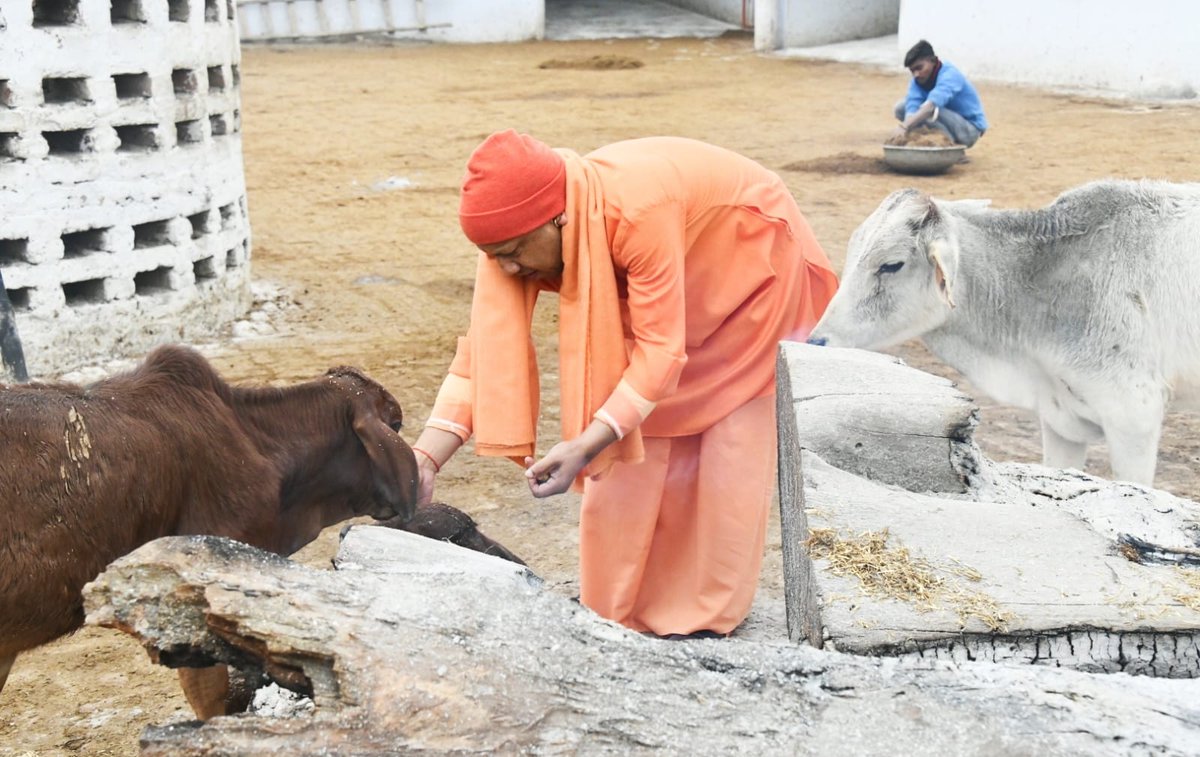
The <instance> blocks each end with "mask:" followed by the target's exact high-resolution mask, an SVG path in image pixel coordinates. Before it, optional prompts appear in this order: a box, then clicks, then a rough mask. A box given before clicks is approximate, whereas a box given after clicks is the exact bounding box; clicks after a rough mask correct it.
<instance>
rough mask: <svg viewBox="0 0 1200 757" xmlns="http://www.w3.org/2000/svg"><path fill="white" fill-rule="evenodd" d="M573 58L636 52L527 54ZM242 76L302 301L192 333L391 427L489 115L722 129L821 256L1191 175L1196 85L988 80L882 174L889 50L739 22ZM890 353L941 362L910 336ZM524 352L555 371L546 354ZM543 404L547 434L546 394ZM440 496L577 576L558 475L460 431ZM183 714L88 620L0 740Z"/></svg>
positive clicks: (289, 275)
mask: <svg viewBox="0 0 1200 757" xmlns="http://www.w3.org/2000/svg"><path fill="white" fill-rule="evenodd" d="M593 56H602V57H610V58H611V57H613V56H616V57H617V58H621V59H631V60H636V61H639V62H641V63H642V64H643V65H642V66H640V67H627V66H616V65H602V66H601V69H602V70H588V69H586V68H583V69H574V68H570V67H561V64H556V67H553V68H546V69H542V68H539V64H542V63H544V62H547V61H558V62H561V61H570V60H583V59H589V58H592V57H593ZM242 74H243V78H242V87H243V92H242V118H243V123H244V140H245V142H244V146H245V164H246V180H247V185H248V188H249V209H250V218H251V222H252V228H253V266H254V269H253V270H254V275H255V277H256V278H258V279H260V280H264V281H269V282H272V283H274V284H275V285H277V286H280V287H283V288H284V289H285V290H286V291H288V292H289V293H290V295H291V297H292V299H293V300H294V301H295V302H296V303H297V304H298V307H297V308H293V309H291V310H290V311H289V314H288V315H287V317H286V318H285V319H284V320H282V321H280V322H278V323H276V327H277V329H278V334H277V335H276V336H272V337H267V338H257V339H253V340H243V341H235V340H229V339H226V340H225V341H224V342H222V343H221V344H220V345H219V346H218V347H216V348H213V349H210V350H209V352H210V354H211V355H212V357H213V359H214V361H215V362H216V364H217V365H218V367H219V368H220V369H221V370H222V371H223V372H224V373H225V375H226V376H227V377H228V378H229V379H231V380H235V381H247V382H249V381H253V382H280V383H287V382H293V381H299V380H303V379H308V378H311V377H314V376H316V375H318V374H320V373H321V372H323V371H324V369H326V368H327V367H329V366H332V365H337V364H343V363H350V364H356V365H360V366H362V367H364V368H365V369H366V370H367V371H368V372H370V373H371V374H372V375H374V376H375V377H377V378H378V379H379V380H381V381H382V382H383V383H384V384H385V385H386V386H388V387H389V388H390V389H391V390H392V391H393V393H394V394H395V395H396V396H397V398H399V399H400V401H401V403H402V404H403V405H404V407H405V410H406V412H407V419H408V422H407V424H406V425H407V430H406V432H405V434H406V436H407V437H408V438H409V439H410V440H413V439H415V438H416V435H417V433H418V432H419V429H420V425H421V422H422V421H423V420H424V417H425V415H426V413H427V412H428V408H429V405H430V402H431V401H432V399H433V395H434V392H435V391H436V389H437V386H438V383H439V381H440V378H441V376H442V373H443V371H444V370H445V368H446V366H447V364H448V362H449V359H450V356H451V354H452V350H453V346H454V338H455V336H456V335H458V334H459V333H461V332H462V331H463V330H464V329H465V327H466V323H467V315H468V307H469V300H470V294H471V276H472V270H473V265H474V256H473V254H472V249H471V248H470V247H469V246H468V244H467V243H466V242H465V240H464V239H463V238H462V236H461V233H460V232H459V229H458V226H457V222H456V218H455V209H456V206H457V194H456V193H457V185H458V181H459V179H460V176H461V172H462V169H463V165H464V163H465V160H466V157H467V155H468V154H469V152H470V151H471V149H472V148H474V147H475V145H476V144H478V142H479V141H480V140H482V139H483V138H484V137H485V136H487V134H489V133H490V132H492V131H494V130H498V129H501V128H506V127H516V128H518V129H520V130H522V131H527V132H530V133H532V134H534V135H536V136H538V137H540V138H541V139H543V140H545V141H547V142H549V143H551V144H553V145H561V146H570V147H573V148H575V149H577V150H579V151H581V152H583V151H586V150H588V149H591V148H594V147H597V146H600V145H602V144H605V143H607V142H610V141H614V140H618V139H623V138H628V137H636V136H644V135H652V134H675V135H683V136H689V137H695V138H698V139H703V140H708V141H711V142H715V143H717V144H720V145H724V146H726V147H729V148H732V149H734V150H737V151H739V152H741V153H743V154H745V155H747V156H749V157H752V158H754V159H756V160H758V161H760V162H762V163H763V164H765V165H766V166H768V167H770V168H772V169H775V170H777V171H779V172H780V173H781V175H782V176H783V177H784V178H785V179H786V181H787V182H788V184H789V186H790V187H791V189H792V191H793V192H794V194H795V196H796V198H797V200H798V201H799V203H800V206H801V208H802V209H803V210H804V212H805V214H806V215H807V217H808V219H809V220H810V222H811V223H812V226H813V228H814V229H815V231H816V234H817V237H818V239H820V240H821V242H822V244H823V245H824V247H825V249H826V250H827V252H828V253H829V255H830V257H831V258H832V259H833V260H834V262H835V264H836V266H837V267H838V268H839V269H840V267H841V264H842V260H843V258H844V254H845V248H846V243H847V240H848V238H849V236H850V233H851V231H852V230H853V229H854V228H855V227H856V226H857V225H858V224H859V223H860V222H861V221H862V220H863V219H864V218H865V217H866V216H867V215H868V214H869V213H870V212H871V211H872V210H873V209H874V208H875V207H876V206H877V205H878V204H879V202H880V201H881V200H882V199H883V198H884V197H885V196H886V195H887V194H888V193H889V192H891V191H892V190H894V189H898V188H901V187H904V186H918V187H920V188H922V189H925V190H927V191H930V192H932V193H934V194H935V195H938V196H941V197H945V198H967V197H973V198H983V197H986V198H991V199H992V200H993V201H994V203H995V204H996V205H997V206H1000V207H1034V206H1039V205H1042V204H1045V203H1047V202H1049V201H1050V200H1052V199H1053V198H1054V197H1055V196H1056V195H1057V194H1058V193H1060V192H1061V191H1063V190H1065V189H1067V188H1070V187H1072V186H1074V185H1077V184H1080V183H1083V182H1086V181H1089V180H1092V179H1096V178H1101V177H1108V176H1113V177H1127V178H1141V177H1152V178H1162V179H1173V180H1192V181H1195V180H1197V178H1198V176H1197V172H1198V171H1200V168H1198V167H1200V107H1196V106H1195V105H1187V104H1184V105H1174V104H1154V103H1139V102H1129V101H1116V100H1113V101H1106V100H1100V99H1094V98H1091V97H1084V96H1078V95H1074V96H1073V95H1064V94H1053V93H1049V92H1044V91H1038V90H1031V89H1023V88H1017V87H1011V86H1004V85H998V84H990V83H987V82H983V83H980V86H979V89H980V92H981V95H982V98H983V101H984V103H985V106H986V109H987V113H988V117H989V120H990V121H991V123H992V124H993V128H992V129H991V130H990V131H989V132H988V134H987V135H986V136H985V137H984V138H983V140H982V141H981V142H980V143H979V145H978V146H977V147H976V148H974V149H973V150H972V151H971V153H970V154H971V162H970V163H968V164H965V165H959V166H956V167H954V168H953V169H951V171H950V172H949V173H948V174H946V175H943V176H938V177H931V178H913V177H904V176H897V175H894V174H891V173H888V172H886V171H884V170H882V169H881V167H880V165H879V162H878V157H879V156H880V155H881V154H882V150H881V148H880V147H879V145H880V143H881V142H882V141H883V139H884V138H885V137H886V136H887V134H888V132H889V130H890V128H891V124H890V112H891V108H892V104H893V103H894V102H895V101H896V100H897V99H898V98H899V97H900V96H901V94H902V93H903V91H904V87H905V83H906V80H905V77H904V72H903V69H901V67H900V66H899V65H897V68H896V71H895V72H881V71H878V70H875V69H869V68H864V67H859V66H854V65H846V64H834V63H820V62H806V61H799V60H787V59H781V58H773V57H763V56H760V55H758V54H756V53H755V52H754V51H753V49H752V43H751V40H750V38H749V37H747V36H745V35H737V36H728V37H725V38H720V39H713V40H695V39H679V40H669V41H664V40H629V41H615V42H603V41H601V42H563V43H550V42H542V43H528V44H515V45H494V46H493V45H487V46H425V45H411V46H402V47H379V46H364V47H318V48H290V49H280V48H276V49H266V48H261V47H250V48H247V49H245V50H244V57H243V61H242ZM544 311H546V312H545V313H544V314H543V317H542V318H541V320H540V321H539V328H540V329H541V331H542V333H543V337H542V339H541V346H542V348H544V352H545V357H546V359H547V361H549V360H550V359H551V351H552V341H551V339H550V338H549V336H548V335H549V333H550V328H549V326H550V322H551V320H552V313H550V311H552V308H544ZM898 353H899V354H902V355H903V356H904V357H905V358H906V359H907V360H909V361H910V362H911V363H913V364H915V365H917V366H919V367H922V368H925V369H927V370H930V371H933V372H936V373H941V374H943V375H950V376H952V377H954V378H958V377H957V376H954V374H953V373H952V372H951V371H949V370H948V369H947V368H945V367H944V366H942V365H941V364H940V363H938V362H937V361H936V360H935V359H933V358H932V357H930V356H929V355H928V353H926V352H925V351H924V350H923V349H922V348H921V347H920V346H919V345H915V344H913V345H905V346H904V347H902V348H901V349H899V350H898ZM545 365H546V366H547V367H548V370H550V371H551V372H554V371H555V367H554V363H553V362H546V363H545ZM549 383H551V384H552V382H549ZM966 388H967V390H968V392H973V389H972V388H971V387H970V386H969V385H966ZM977 396H978V395H977ZM978 399H979V400H980V402H981V405H982V406H983V412H982V419H983V420H982V425H981V428H980V430H979V432H978V439H979V441H980V443H981V444H982V446H983V447H984V449H985V450H986V451H987V453H988V454H989V455H990V456H992V457H994V458H996V459H1005V460H1010V459H1011V460H1024V461H1037V460H1038V459H1039V449H1040V446H1039V440H1038V434H1037V425H1036V423H1035V422H1034V420H1033V418H1032V416H1031V415H1030V414H1028V413H1025V412H1021V411H1017V410H1013V409H1009V408H1001V407H995V406H994V405H992V404H990V403H989V402H988V401H987V400H986V398H983V397H978ZM546 411H547V412H546V415H547V418H546V422H545V424H544V426H543V429H544V434H545V436H544V439H545V440H546V441H545V446H546V447H548V446H549V444H550V443H552V441H553V440H554V438H555V422H556V417H555V416H556V412H557V406H556V405H555V404H554V403H553V401H550V402H548V403H547V407H546ZM1196 429H1197V419H1196V418H1195V417H1189V416H1185V415H1172V416H1171V417H1170V419H1169V423H1168V425H1167V428H1166V429H1165V432H1164V438H1163V449H1162V453H1161V462H1160V467H1159V479H1158V481H1159V485H1160V486H1161V487H1162V488H1164V489H1167V490H1169V491H1172V492H1175V493H1177V494H1181V495H1185V496H1191V497H1200V466H1198V464H1197V463H1198V460H1200V436H1198V435H1197V433H1196ZM1105 459H1106V458H1105V455H1104V454H1103V451H1102V450H1096V451H1095V452H1094V453H1093V455H1092V458H1091V461H1090V465H1091V470H1092V471H1093V472H1097V473H1100V474H1105V472H1106V470H1107V467H1106V462H1105ZM437 496H438V497H439V498H440V499H442V500H444V501H447V502H450V503H451V504H454V505H457V506H459V507H461V508H462V509H464V510H467V511H468V512H470V513H472V514H473V515H474V516H475V517H476V519H477V520H478V521H479V522H480V523H481V525H482V528H483V530H484V531H485V532H487V533H488V534H489V535H491V536H492V537H494V538H496V539H498V540H499V541H501V542H502V543H504V544H505V545H507V546H508V547H509V548H510V549H512V550H513V551H515V552H516V553H517V554H519V555H521V556H522V557H524V558H525V559H526V560H527V561H528V562H529V564H530V565H531V567H532V568H533V569H534V570H535V571H537V572H538V573H540V574H541V575H542V576H544V577H545V578H547V579H548V581H549V582H550V584H551V586H552V587H553V590H554V591H559V592H562V593H563V594H573V593H574V582H575V560H576V547H577V538H576V534H575V529H576V526H577V513H578V507H577V505H578V501H577V500H576V499H574V498H573V496H569V495H568V496H563V497H559V498H555V499H550V500H546V501H535V500H533V499H532V498H531V497H530V496H529V494H528V491H527V490H526V488H525V486H524V484H523V483H522V479H521V477H520V475H519V469H517V468H515V467H514V466H512V465H511V464H510V463H507V462H499V461H496V460H489V459H481V458H475V457H474V456H473V455H469V454H460V455H459V456H458V457H457V458H456V459H455V460H453V461H452V462H451V463H450V464H449V465H448V466H447V467H446V470H445V471H444V472H443V474H442V476H441V477H440V480H439V487H438V492H437ZM778 539H779V535H778V523H777V519H776V522H775V523H773V524H772V530H771V534H770V535H769V538H768V544H769V551H768V555H767V560H766V565H765V569H764V575H763V579H762V584H761V591H760V593H759V594H760V596H759V600H758V602H757V604H756V609H755V612H754V615H753V616H752V618H751V622H750V623H749V624H748V626H747V628H746V630H745V632H744V633H743V635H744V636H754V637H757V638H764V637H765V638H782V637H784V636H785V632H784V630H783V626H782V617H783V608H782V598H781V597H782V578H781V573H780V570H781V569H780V550H779V545H778ZM335 550H336V529H330V530H327V531H326V532H325V534H323V535H322V537H321V538H320V539H319V540H318V541H317V542H314V543H313V544H312V545H310V546H309V547H307V548H306V549H305V550H304V551H303V552H302V553H301V554H300V559H302V560H304V561H305V562H307V563H309V564H311V565H315V566H325V565H327V564H328V559H329V557H330V556H332V554H333V552H334V551H335ZM735 638H736V637H735ZM730 643H735V642H733V641H731V642H730ZM188 714H189V712H188V710H187V708H186V704H185V702H184V700H183V698H182V696H181V695H180V694H179V692H178V688H177V686H176V683H175V678H174V673H173V672H172V671H168V670H166V669H163V668H158V667H156V666H154V665H151V664H150V662H149V661H148V660H147V657H146V655H145V653H144V652H143V651H142V650H141V649H140V648H139V647H138V645H137V644H136V643H134V642H133V641H132V640H131V639H129V638H127V637H125V636H123V635H121V634H118V633H117V632H115V631H108V630H104V629H90V628H89V629H85V630H83V631H81V632H80V633H78V634H76V635H74V636H73V637H70V638H68V639H65V640H62V641H60V642H58V643H56V644H52V645H49V646H47V647H45V648H42V649H40V650H37V651H35V652H32V653H28V654H25V655H23V656H21V657H20V658H18V660H17V663H16V666H15V667H14V669H13V673H12V676H11V677H10V679H9V682H8V686H7V687H6V688H5V690H4V692H3V693H2V694H0V755H3V756H8V755H26V754H36V755H73V754H86V755H131V754H136V753H137V749H138V747H137V741H138V734H139V732H140V731H141V729H142V728H143V727H145V726H146V725H148V724H151V723H161V722H164V721H169V720H172V719H182V718H186V717H187V715H188Z"/></svg>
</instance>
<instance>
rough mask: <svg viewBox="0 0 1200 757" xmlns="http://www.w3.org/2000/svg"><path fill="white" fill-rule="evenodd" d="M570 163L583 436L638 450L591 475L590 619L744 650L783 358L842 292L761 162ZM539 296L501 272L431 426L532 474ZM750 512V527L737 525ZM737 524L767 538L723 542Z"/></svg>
mask: <svg viewBox="0 0 1200 757" xmlns="http://www.w3.org/2000/svg"><path fill="white" fill-rule="evenodd" d="M560 152H561V153H562V154H563V155H564V157H565V158H566V160H567V198H566V200H567V210H566V215H567V224H566V226H565V227H564V228H563V233H564V237H563V254H564V271H563V278H562V281H561V282H559V283H558V285H557V289H558V291H559V295H560V304H559V308H560V343H559V352H560V376H561V381H562V411H563V426H564V428H563V436H564V438H573V437H574V436H575V435H577V434H578V433H580V432H582V430H583V428H584V427H586V425H587V423H589V422H590V421H591V420H592V418H593V417H595V418H599V419H601V420H603V421H604V422H606V423H608V424H609V425H610V426H612V427H613V428H614V430H616V431H617V432H618V434H619V435H620V436H621V437H622V438H621V440H620V441H619V442H617V443H616V444H615V445H613V447H611V448H610V449H609V450H606V453H607V454H606V455H604V456H602V457H600V458H597V460H595V461H593V463H592V465H590V466H589V468H588V469H587V470H586V471H585V472H586V474H587V477H588V480H587V481H586V484H585V489H584V506H583V512H582V516H581V540H582V543H581V549H580V551H581V585H582V586H581V588H582V598H583V601H584V602H585V604H588V605H589V606H591V607H593V608H595V609H597V611H599V612H601V613H602V614H605V615H607V616H608V617H612V618H613V619H615V620H618V621H620V622H623V623H625V624H626V625H629V626H631V627H633V628H637V629H639V630H651V631H654V632H656V633H687V632H690V631H694V630H699V629H709V630H714V631H718V632H727V631H729V630H732V628H733V627H735V626H736V625H737V623H739V622H740V621H741V620H742V619H743V618H744V617H745V614H746V612H748V610H749V603H750V600H752V598H753V589H754V586H755V585H756V584H757V579H758V571H759V566H760V561H761V552H762V531H763V529H764V528H765V523H766V508H767V507H768V506H769V501H770V487H771V486H772V485H773V481H774V464H773V461H774V446H775V442H774V433H775V426H774V422H773V412H772V413H771V416H770V417H771V418H772V420H771V422H770V423H766V424H764V423H763V420H764V418H763V416H762V413H763V411H762V408H763V407H764V403H762V402H752V401H753V400H756V399H759V398H766V397H769V396H773V393H774V385H775V360H776V351H777V346H778V342H779V341H780V340H781V339H787V338H803V337H804V336H805V335H806V334H807V331H808V330H809V329H811V328H812V326H813V325H814V324H815V323H816V321H817V320H818V319H819V317H820V315H821V313H822V312H823V311H824V308H825V306H826V304H827V303H828V301H829V299H830V298H831V297H832V296H833V292H834V290H835V289H836V286H837V280H836V277H835V275H834V273H833V271H832V268H831V266H830V264H829V261H828V259H827V258H826V256H825V254H824V252H823V251H822V250H821V248H820V246H819V245H818V244H817V242H816V240H815V238H814V237H813V234H812V231H811V230H810V228H809V227H808V224H807V223H806V222H805V220H804V218H803V216H802V215H801V213H800V211H799V209H798V208H797V206H796V204H795V201H794V200H793V198H792V196H791V194H790V193H789V192H788V190H787V187H786V186H785V185H784V184H783V182H782V181H781V180H780V179H779V177H777V176H776V175H775V174H773V173H772V172H770V171H768V170H766V169H765V168H763V167H762V166H759V165H758V164H756V163H754V162H753V161H751V160H748V159H746V158H744V157H742V156H739V155H737V154H735V153H731V152H729V151H727V150H723V149H721V148H717V147H714V146H711V145H707V144H704V143H701V142H696V141H693V140H687V139H680V138H673V137H653V138H647V139H638V140H630V141H625V142H618V143H616V144H613V145H609V146H606V147H603V148H601V149H599V150H596V151H594V152H592V153H589V154H588V155H586V156H584V157H582V158H581V157H579V156H577V155H574V154H573V153H570V152H569V151H560ZM537 294H538V286H537V285H535V284H532V283H529V282H524V281H519V280H516V279H512V278H511V277H506V276H504V275H503V274H502V273H500V272H499V267H498V265H497V264H496V263H495V262H494V261H490V260H488V259H487V258H486V256H481V259H480V262H479V269H478V274H477V279H476V290H475V301H474V303H473V306H472V325H471V333H470V334H469V335H468V337H467V338H465V339H463V340H460V344H459V352H458V354H457V355H456V358H455V361H454V363H453V364H452V366H451V372H450V375H449V376H448V377H447V380H446V381H445V382H444V383H443V386H442V390H441V392H440V393H439V395H438V400H437V402H436V403H435V406H434V409H433V413H432V415H431V418H430V421H429V425H432V426H435V427H438V428H443V429H445V430H450V431H454V432H455V433H458V434H459V436H461V437H462V438H464V439H466V438H468V437H469V436H470V434H471V433H472V431H474V432H475V433H476V435H477V438H476V447H477V450H479V451H481V452H484V453H488V452H490V453H492V454H507V455H511V456H514V457H519V456H522V455H524V454H532V452H533V449H534V447H533V445H534V443H535V439H534V437H533V429H535V428H536V413H537V366H536V363H535V361H534V359H533V352H532V347H531V345H530V340H529V323H530V318H531V316H532V307H533V303H534V302H535V301H536V299H537ZM485 336H486V338H485ZM474 365H485V366H487V369H486V371H481V373H482V374H483V375H482V376H480V377H479V378H478V380H477V379H476V378H475V377H473V373H474V371H473V370H472V366H474ZM771 407H773V405H771ZM751 418H752V419H753V422H748V420H747V419H751ZM723 421H724V422H723ZM485 429H486V431H485ZM706 434H710V435H711V436H713V438H712V439H711V440H706V439H705V438H704V437H705V435H706ZM643 437H644V445H643ZM718 437H719V438H718ZM657 439H662V440H664V441H662V442H659V441H656V440H657ZM747 445H748V446H747ZM706 448H713V449H721V450H724V451H723V452H721V453H720V454H717V453H707V454H706V453H704V452H702V450H704V449H706ZM730 449H745V452H746V453H747V455H748V457H746V458H745V459H746V460H747V461H749V460H753V461H754V463H755V464H743V465H738V464H736V460H735V459H734V458H733V457H731V455H730V453H729V450H730ZM764 449H765V453H764ZM764 459H765V460H768V461H770V463H771V464H770V465H758V464H757V463H759V462H761V461H763V460H764ZM701 467H703V468H704V470H703V471H701V470H699V469H700V468H701ZM606 473H607V474H609V475H607V476H604V474H606ZM610 479H611V480H610ZM655 481H658V483H657V484H655V483H654V482H655ZM737 492H745V500H746V502H745V505H746V506H745V507H744V508H740V509H739V505H738V504H726V505H725V506H722V504H721V502H722V501H723V500H727V498H728V497H730V496H732V495H731V493H734V494H736V493H737ZM764 492H766V494H765V496H764ZM681 493H683V494H682V496H681ZM614 498H619V499H620V500H621V501H620V502H619V503H618V502H615V501H614ZM630 498H632V500H630ZM606 502H610V503H613V504H612V505H611V506H609V505H606ZM639 502H640V503H641V504H639ZM631 507H632V508H633V510H632V511H631V510H630V509H629V508H631ZM634 511H636V512H639V513H641V514H642V515H643V516H646V515H647V514H650V516H651V517H642V518H633V517H631V516H630V515H629V513H630V512H634ZM621 512H625V515H619V514H618V513H621ZM730 512H737V513H738V515H737V516H736V520H737V522H742V523H748V524H750V527H749V528H748V529H743V530H742V532H741V533H737V534H735V533H733V531H736V529H732V530H731V529H730V528H729V527H728V524H726V525H724V526H722V525H720V522H721V520H722V518H727V517H728V514H729V513H730ZM683 524H687V525H686V527H685V526H684V525H683ZM756 534H757V535H756ZM614 540H615V541H614ZM635 543H636V544H640V545H644V549H643V548H642V547H638V548H637V549H628V548H623V547H627V546H628V545H631V544H635ZM672 556H674V557H672ZM654 597H658V598H659V599H657V600H655V599H653V598H654ZM667 598H670V600H669V601H667ZM714 608H719V609H714Z"/></svg>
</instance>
